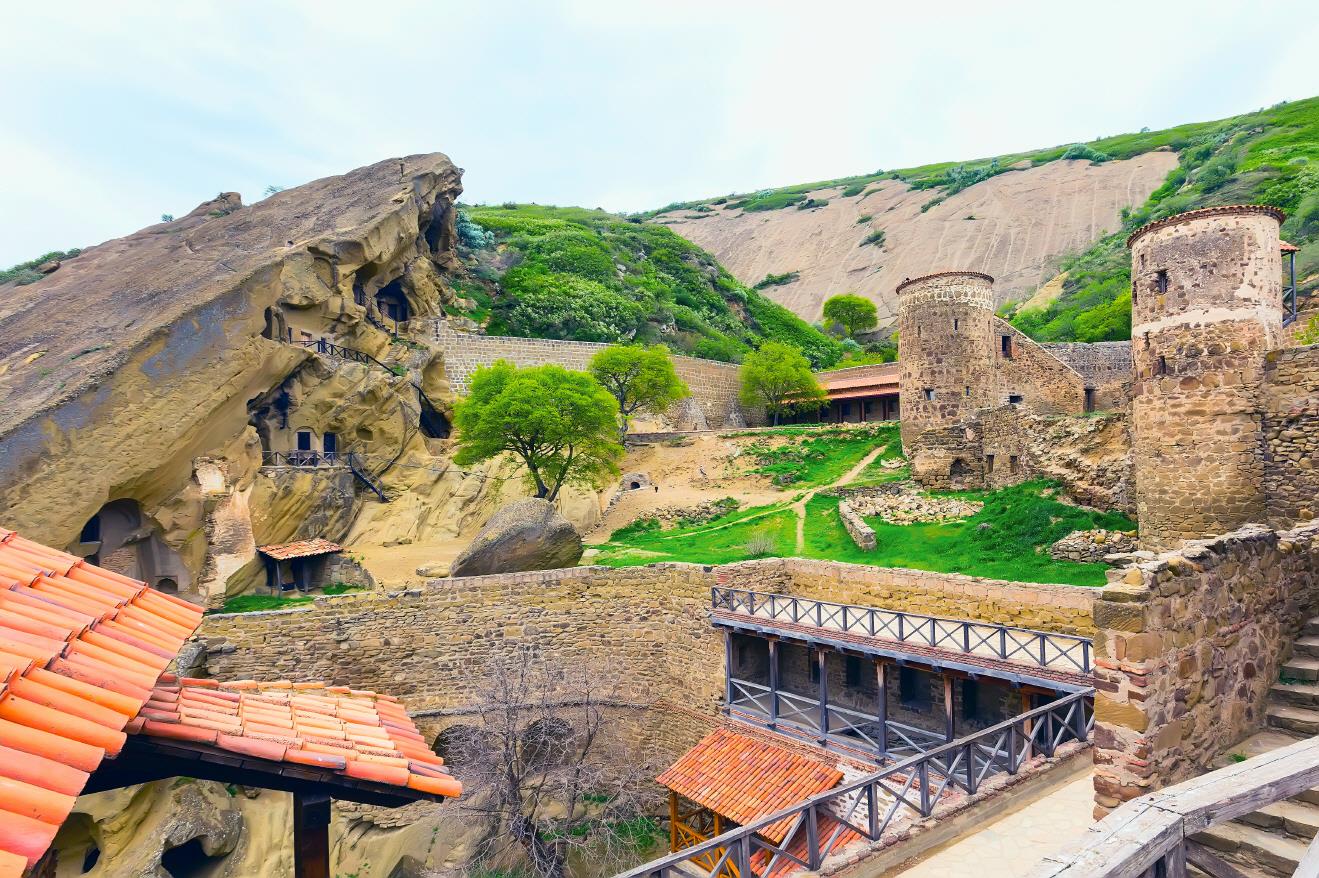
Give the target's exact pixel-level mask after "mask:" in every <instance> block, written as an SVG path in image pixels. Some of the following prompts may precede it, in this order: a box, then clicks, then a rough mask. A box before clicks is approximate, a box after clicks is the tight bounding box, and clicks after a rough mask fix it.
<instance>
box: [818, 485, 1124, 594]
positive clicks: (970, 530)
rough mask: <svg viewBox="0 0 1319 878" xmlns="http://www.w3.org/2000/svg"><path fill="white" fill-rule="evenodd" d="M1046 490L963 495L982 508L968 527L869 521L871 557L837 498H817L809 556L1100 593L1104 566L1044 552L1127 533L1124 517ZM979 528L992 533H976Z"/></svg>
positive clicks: (1026, 487)
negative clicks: (1087, 537) (1081, 535)
mask: <svg viewBox="0 0 1319 878" xmlns="http://www.w3.org/2000/svg"><path fill="white" fill-rule="evenodd" d="M1044 488H1045V486H1044V485H1042V484H1040V483H1031V484H1025V485H1017V486H1015V487H1012V488H1006V489H1004V490H1001V491H992V492H967V493H963V494H960V495H959V496H965V497H967V498H969V499H976V500H981V501H983V502H984V503H985V506H984V508H983V509H981V510H980V511H979V512H978V513H976V514H975V515H973V516H971V517H970V518H968V519H967V520H966V521H959V522H949V523H946V524H910V525H896V524H888V523H886V522H884V521H883V519H880V518H868V519H866V523H867V524H869V525H870V526H871V527H872V528H874V529H875V536H876V538H877V541H878V544H879V545H878V548H876V549H875V551H874V552H863V551H861V550H860V549H859V548H857V545H856V543H854V542H852V538H851V537H849V536H848V535H847V531H846V530H844V529H843V523H842V521H841V520H840V519H839V518H838V499H837V498H836V497H823V496H820V497H814V498H812V499H811V501H810V502H809V503H808V504H807V506H806V555H807V557H810V558H823V559H827V560H831V561H849V562H851V563H854V564H874V565H876V566H879V567H910V568H913V569H915V570H932V571H936V572H939V573H965V574H968V575H971V576H984V577H988V578H991V579H1008V580H1012V581H1015V582H1053V583H1062V584H1065V585H1104V584H1105V582H1106V579H1105V576H1104V571H1105V570H1107V569H1108V568H1107V567H1106V566H1105V565H1103V564H1078V563H1075V562H1072V561H1055V560H1053V559H1052V558H1050V557H1049V555H1048V547H1049V545H1050V544H1051V543H1053V542H1055V541H1057V540H1059V539H1061V538H1063V537H1065V536H1066V535H1067V534H1069V533H1071V532H1072V531H1075V530H1089V529H1091V528H1097V527H1102V528H1110V529H1114V530H1130V529H1132V528H1134V527H1135V523H1134V522H1132V521H1130V520H1129V519H1127V518H1126V517H1125V516H1123V515H1119V514H1116V513H1100V512H1092V511H1090V510H1086V509H1078V508H1077V507H1075V506H1068V505H1067V504H1064V503H1060V502H1058V501H1057V500H1054V499H1053V498H1051V497H1044V496H1041V494H1040V492H1041V491H1042V490H1043V489H1044ZM982 524H988V525H989V527H987V528H981V527H980V525H982ZM1037 549H1039V550H1040V551H1037Z"/></svg>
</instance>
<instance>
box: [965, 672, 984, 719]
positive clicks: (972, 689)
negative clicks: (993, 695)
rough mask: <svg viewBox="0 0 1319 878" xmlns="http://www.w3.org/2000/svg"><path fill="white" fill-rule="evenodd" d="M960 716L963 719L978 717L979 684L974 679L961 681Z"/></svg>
mask: <svg viewBox="0 0 1319 878" xmlns="http://www.w3.org/2000/svg"><path fill="white" fill-rule="evenodd" d="M962 716H963V718H965V719H979V718H980V684H979V683H977V682H976V681H975V680H963V681H962Z"/></svg>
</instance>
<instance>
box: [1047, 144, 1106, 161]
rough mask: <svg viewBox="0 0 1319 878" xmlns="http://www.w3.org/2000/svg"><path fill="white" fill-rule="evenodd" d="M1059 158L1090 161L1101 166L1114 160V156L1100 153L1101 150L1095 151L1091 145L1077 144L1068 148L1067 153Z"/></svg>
mask: <svg viewBox="0 0 1319 878" xmlns="http://www.w3.org/2000/svg"><path fill="white" fill-rule="evenodd" d="M1059 158H1062V159H1081V160H1086V161H1089V162H1090V163H1091V164H1094V165H1097V164H1100V163H1101V162H1106V161H1108V160H1109V159H1111V158H1112V156H1110V155H1108V154H1107V153H1102V152H1100V151H1099V150H1097V149H1095V148H1094V147H1092V146H1090V145H1089V144H1085V143H1076V144H1073V145H1072V146H1069V147H1067V151H1066V152H1064V153H1063V154H1062V155H1061V156H1060V157H1059Z"/></svg>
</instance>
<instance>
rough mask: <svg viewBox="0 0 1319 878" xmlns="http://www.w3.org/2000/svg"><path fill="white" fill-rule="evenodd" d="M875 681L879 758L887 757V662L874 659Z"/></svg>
mask: <svg viewBox="0 0 1319 878" xmlns="http://www.w3.org/2000/svg"><path fill="white" fill-rule="evenodd" d="M875 680H876V682H877V683H878V684H879V704H878V705H877V707H878V710H876V711H875V718H876V719H878V720H879V756H880V758H881V759H882V758H884V757H886V756H888V662H886V661H884V660H883V659H875Z"/></svg>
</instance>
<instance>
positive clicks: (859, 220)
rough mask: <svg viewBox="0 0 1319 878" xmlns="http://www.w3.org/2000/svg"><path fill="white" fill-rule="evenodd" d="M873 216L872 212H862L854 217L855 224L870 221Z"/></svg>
mask: <svg viewBox="0 0 1319 878" xmlns="http://www.w3.org/2000/svg"><path fill="white" fill-rule="evenodd" d="M874 218H875V215H874V214H873V213H863V214H861V215H860V216H859V217H857V218H856V224H857V225H858V226H859V225H862V224H864V223H868V222H870V221H871V220H872V219H874Z"/></svg>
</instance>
